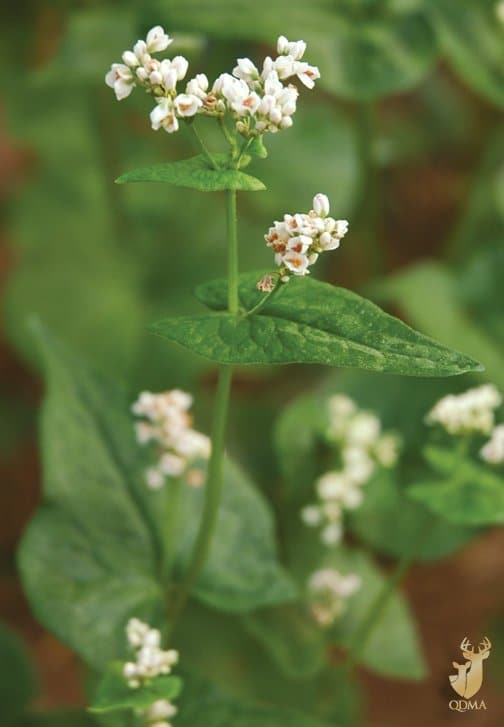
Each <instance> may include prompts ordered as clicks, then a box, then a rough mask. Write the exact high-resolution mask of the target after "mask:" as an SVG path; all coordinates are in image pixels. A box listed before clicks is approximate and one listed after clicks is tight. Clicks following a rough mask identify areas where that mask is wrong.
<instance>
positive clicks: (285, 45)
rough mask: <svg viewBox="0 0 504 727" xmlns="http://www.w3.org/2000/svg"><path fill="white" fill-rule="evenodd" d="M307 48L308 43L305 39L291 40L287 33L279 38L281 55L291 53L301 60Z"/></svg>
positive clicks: (278, 43) (278, 47)
mask: <svg viewBox="0 0 504 727" xmlns="http://www.w3.org/2000/svg"><path fill="white" fill-rule="evenodd" d="M305 50H306V43H305V42H304V40H296V41H294V42H289V41H288V40H287V38H286V37H285V35H281V36H279V38H278V40H277V53H280V54H281V55H290V56H292V57H293V58H294V60H296V61H299V60H301V58H302V57H303V55H304V52H305Z"/></svg>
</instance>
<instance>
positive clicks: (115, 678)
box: [89, 661, 182, 713]
mask: <svg viewBox="0 0 504 727" xmlns="http://www.w3.org/2000/svg"><path fill="white" fill-rule="evenodd" d="M123 668H124V662H121V661H119V662H113V663H112V664H110V665H109V666H108V668H107V671H106V672H105V674H104V675H103V679H102V680H101V682H100V684H99V685H98V689H97V690H96V694H95V696H94V699H93V701H92V704H91V707H90V708H89V711H90V712H97V713H99V712H124V711H127V710H131V709H146V708H147V707H150V706H151V705H152V704H153V703H154V702H156V701H157V700H158V699H168V700H172V699H175V698H176V697H178V695H179V694H180V692H181V690H182V679H180V677H177V676H173V675H163V674H162V675H160V676H158V677H156V678H155V679H151V680H150V681H149V683H147V684H143V685H141V686H140V687H138V688H135V689H132V688H131V687H130V686H129V685H128V682H127V681H126V679H125V678H124V674H123Z"/></svg>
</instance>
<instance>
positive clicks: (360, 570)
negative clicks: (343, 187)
mask: <svg viewBox="0 0 504 727" xmlns="http://www.w3.org/2000/svg"><path fill="white" fill-rule="evenodd" d="M301 528H303V526H301ZM310 535H311V534H310V533H307V532H306V528H304V529H298V531H297V532H296V533H292V535H291V538H290V541H289V559H290V562H291V564H292V569H293V570H294V571H295V572H296V575H297V577H298V579H299V581H300V582H303V583H306V581H307V579H308V578H309V576H310V575H311V574H312V573H313V572H314V571H315V570H318V569H320V568H335V569H336V570H338V571H340V572H341V573H343V574H345V575H346V574H349V573H355V574H356V575H358V576H359V577H360V579H361V587H360V588H359V590H357V591H356V592H355V593H354V594H353V595H352V596H351V597H350V598H349V599H348V602H347V608H346V610H345V611H344V612H343V613H342V615H341V617H340V618H339V619H338V620H337V621H335V623H334V625H333V626H332V627H331V628H330V629H328V630H326V631H325V635H326V636H325V637H326V639H327V645H328V647H330V646H331V644H332V645H333V646H334V644H335V643H336V644H337V645H339V646H342V647H344V648H348V647H349V646H351V645H352V643H353V638H354V634H355V632H356V631H357V630H358V629H360V627H361V626H362V623H363V621H365V620H366V619H367V617H368V615H369V611H370V608H371V607H372V606H373V605H374V603H375V601H376V598H377V596H378V594H379V593H381V592H382V589H383V587H384V585H385V577H384V575H383V574H382V573H381V572H380V570H379V569H378V568H377V566H376V565H375V564H374V562H373V560H372V559H371V558H370V556H369V555H368V554H367V553H366V552H365V551H363V550H358V549H356V548H348V547H346V546H339V547H338V548H333V549H331V550H328V549H327V548H326V547H325V546H321V545H320V544H319V543H316V542H314V541H313V540H312V539H311V538H310ZM360 663H361V664H362V665H364V666H366V667H368V668H369V669H372V670H373V671H375V672H377V673H378V674H382V675H383V676H387V677H392V678H398V679H414V680H417V679H422V678H423V677H424V676H425V673H426V667H425V663H424V659H423V655H422V651H421V647H420V644H419V639H418V634H417V630H416V627H415V621H414V618H413V615H412V613H411V611H410V609H409V606H408V603H407V601H406V600H405V598H404V596H403V595H402V593H401V592H400V591H399V590H395V591H394V592H393V593H392V594H391V596H390V598H389V600H388V601H387V604H386V606H385V608H384V609H383V611H382V613H381V615H380V616H379V617H378V618H377V619H375V622H374V626H373V631H372V632H371V635H370V638H369V641H368V642H367V643H366V645H365V648H364V650H363V652H362V654H361V657H360Z"/></svg>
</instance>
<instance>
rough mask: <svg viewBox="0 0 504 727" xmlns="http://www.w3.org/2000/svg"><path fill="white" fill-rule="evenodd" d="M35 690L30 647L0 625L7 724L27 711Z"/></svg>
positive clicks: (1, 693) (0, 680) (0, 679)
mask: <svg viewBox="0 0 504 727" xmlns="http://www.w3.org/2000/svg"><path fill="white" fill-rule="evenodd" d="M36 691H37V684H36V678H35V673H34V669H33V667H32V665H31V663H30V658H29V655H28V652H27V649H26V648H25V646H24V644H23V643H22V641H21V639H19V638H18V637H17V636H16V635H15V634H14V633H13V632H12V631H10V630H9V629H7V627H5V626H4V625H3V624H0V714H1V715H2V719H3V720H5V724H6V727H7V725H10V724H11V723H12V722H14V721H15V720H16V718H17V717H19V716H20V715H21V714H22V713H23V712H24V710H25V709H26V708H27V707H28V705H29V704H30V702H31V701H32V699H33V698H34V696H35V694H36ZM16 724H17V722H16Z"/></svg>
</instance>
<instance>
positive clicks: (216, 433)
mask: <svg viewBox="0 0 504 727" xmlns="http://www.w3.org/2000/svg"><path fill="white" fill-rule="evenodd" d="M227 222H228V228H227V233H228V244H229V267H228V288H229V295H228V309H229V312H230V313H233V314H234V315H237V314H238V236H237V231H236V191H235V190H229V191H228V192H227ZM232 378H233V367H232V366H221V368H220V370H219V381H218V384H217V393H216V397H215V406H214V420H213V424H212V437H211V438H212V453H211V455H210V462H209V463H208V473H207V480H206V483H205V504H204V506H203V514H202V516H201V522H200V526H199V530H198V534H197V536H196V542H195V544H194V548H193V552H192V556H191V561H190V564H189V568H188V570H187V573H186V575H185V578H184V581H183V582H182V583H181V585H180V587H179V588H178V590H177V593H176V594H175V596H174V600H173V605H172V606H171V608H170V609H169V621H170V623H169V628H168V633H171V631H173V628H174V626H175V623H176V622H177V620H178V618H179V616H180V614H181V612H182V611H183V609H184V607H185V605H186V603H187V600H188V598H189V596H190V594H191V591H192V589H193V586H194V584H195V583H196V581H197V580H198V577H199V575H200V573H201V570H202V569H203V567H204V565H205V563H206V561H207V558H208V554H209V552H210V547H211V543H212V537H213V535H214V532H215V528H216V525H217V519H218V515H219V507H220V502H221V495H222V484H223V469H224V445H225V439H226V427H227V418H228V409H229V399H230V393H231V381H232Z"/></svg>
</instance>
